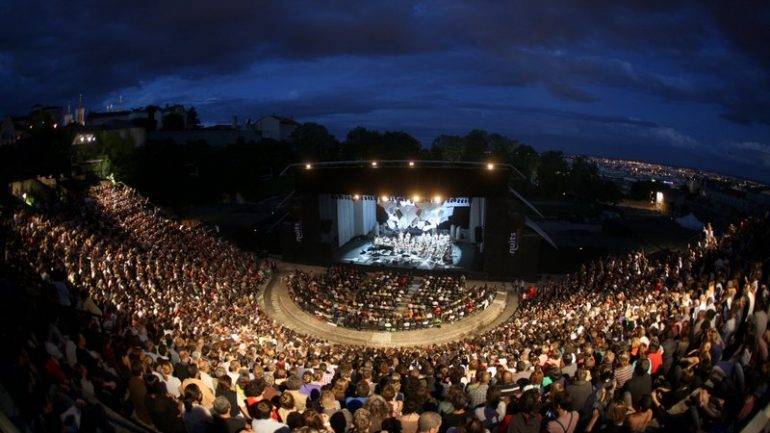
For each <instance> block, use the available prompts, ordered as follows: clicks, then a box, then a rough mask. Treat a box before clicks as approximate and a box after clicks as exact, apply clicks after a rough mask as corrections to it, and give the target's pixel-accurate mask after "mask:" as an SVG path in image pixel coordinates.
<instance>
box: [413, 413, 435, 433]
mask: <svg viewBox="0 0 770 433" xmlns="http://www.w3.org/2000/svg"><path fill="white" fill-rule="evenodd" d="M440 428H441V415H439V414H437V413H436V412H423V413H422V414H421V415H420V420H419V421H418V423H417V431H418V433H438V431H439V429H440Z"/></svg>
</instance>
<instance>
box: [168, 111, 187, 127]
mask: <svg viewBox="0 0 770 433" xmlns="http://www.w3.org/2000/svg"><path fill="white" fill-rule="evenodd" d="M184 121H185V118H184V117H182V115H181V114H179V113H169V114H166V115H165V116H163V129H164V130H166V131H182V130H184Z"/></svg>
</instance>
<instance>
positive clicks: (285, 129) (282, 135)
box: [256, 115, 299, 141]
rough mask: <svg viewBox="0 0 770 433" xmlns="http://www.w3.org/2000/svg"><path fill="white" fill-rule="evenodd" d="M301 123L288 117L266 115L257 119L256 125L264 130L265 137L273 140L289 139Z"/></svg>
mask: <svg viewBox="0 0 770 433" xmlns="http://www.w3.org/2000/svg"><path fill="white" fill-rule="evenodd" d="M297 126H299V123H298V122H297V121H296V120H294V119H290V118H288V117H281V116H275V115H270V116H265V117H263V118H261V119H259V120H258V121H257V124H256V127H257V129H258V130H259V131H261V132H262V137H263V138H269V139H272V140H279V141H280V140H287V139H288V138H289V136H290V135H291V133H292V132H294V130H295V129H297Z"/></svg>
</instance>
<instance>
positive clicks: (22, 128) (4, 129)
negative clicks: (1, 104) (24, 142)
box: [0, 116, 27, 146]
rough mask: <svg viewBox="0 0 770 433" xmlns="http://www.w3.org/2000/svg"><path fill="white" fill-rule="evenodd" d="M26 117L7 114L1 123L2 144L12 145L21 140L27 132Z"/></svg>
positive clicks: (0, 135) (0, 137) (0, 136)
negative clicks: (14, 116)
mask: <svg viewBox="0 0 770 433" xmlns="http://www.w3.org/2000/svg"><path fill="white" fill-rule="evenodd" d="M26 129H27V128H26V117H24V118H13V117H11V116H5V118H4V119H3V121H2V123H0V146H5V145H11V144H14V143H16V142H17V141H19V140H20V139H21V138H22V137H23V136H24V134H25V133H26Z"/></svg>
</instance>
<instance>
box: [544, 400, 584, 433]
mask: <svg viewBox="0 0 770 433" xmlns="http://www.w3.org/2000/svg"><path fill="white" fill-rule="evenodd" d="M553 404H554V409H556V418H555V419H553V420H551V421H549V422H548V424H547V425H546V427H545V429H546V431H547V432H548V433H574V432H575V428H576V427H577V424H578V421H579V420H580V415H579V414H578V412H577V411H576V410H572V411H571V410H569V408H570V407H571V405H572V402H571V401H570V398H569V394H567V393H561V394H558V395H556V396H555V397H554V399H553Z"/></svg>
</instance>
